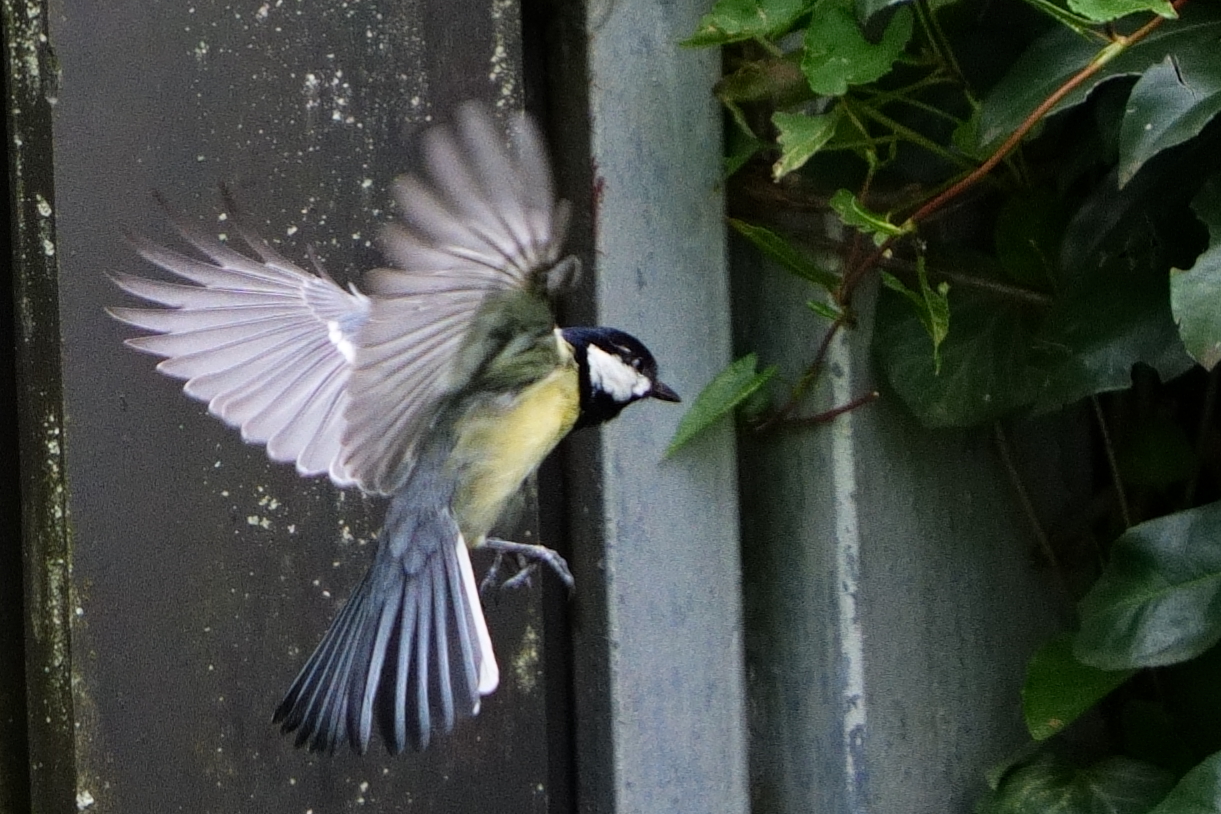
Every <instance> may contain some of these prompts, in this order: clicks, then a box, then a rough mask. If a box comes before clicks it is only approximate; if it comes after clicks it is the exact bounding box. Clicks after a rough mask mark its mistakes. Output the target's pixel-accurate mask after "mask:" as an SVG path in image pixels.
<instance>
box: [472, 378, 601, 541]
mask: <svg viewBox="0 0 1221 814" xmlns="http://www.w3.org/2000/svg"><path fill="white" fill-rule="evenodd" d="M579 387H580V385H579V380H578V376H577V369H576V365H575V364H565V365H564V366H562V367H560V368H558V369H556V370H555V371H554V372H552V373H550V374H548V375H547V376H546V377H544V378H542V379H540V380H538V381H537V382H535V383H534V384H532V385H530V386H529V387H527V388H526V389H524V390H522V391H521V392H520V393H518V394H516V395H515V396H502V397H499V398H497V399H494V400H490V401H489V402H488V403H487V404H485V405H482V406H480V407H479V408H477V409H475V410H472V411H471V412H470V413H469V414H468V415H467V416H465V417H463V419H462V420H461V422H460V423H459V425H458V443H457V445H456V447H455V449H454V453H453V456H452V457H451V459H450V460H451V463H453V464H454V465H455V466H457V467H458V468H459V472H460V474H459V487H458V492H457V495H456V496H455V501H454V513H455V515H456V516H457V518H458V524H459V525H460V526H461V528H462V532H463V534H464V535H465V537H466V540H467V542H468V543H469V544H470V545H479V544H480V543H481V542H482V541H483V538H484V536H486V535H487V533H488V532H489V531H491V529H492V526H493V525H494V524H495V523H496V521H497V519H499V517H500V514H501V512H503V511H504V508H505V505H506V504H507V503H508V501H509V499H510V498H512V497H513V495H514V494H516V493H517V490H518V489H520V488H521V485H522V482H523V481H524V480H525V479H526V478H527V477H529V476H530V474H531V473H532V472H534V470H535V469H537V468H538V465H539V464H540V463H542V461H543V459H544V458H546V457H547V454H548V453H549V452H551V450H552V449H554V448H555V445H556V444H558V443H559V442H560V439H562V438H563V437H564V436H565V435H567V434H568V431H569V430H571V429H572V426H573V424H575V423H576V420H577V415H578V413H579V412H580V391H579Z"/></svg>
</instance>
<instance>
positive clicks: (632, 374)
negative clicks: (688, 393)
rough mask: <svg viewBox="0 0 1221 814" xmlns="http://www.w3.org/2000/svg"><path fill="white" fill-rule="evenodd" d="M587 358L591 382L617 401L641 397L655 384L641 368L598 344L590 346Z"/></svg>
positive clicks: (595, 387) (596, 388) (594, 386)
mask: <svg viewBox="0 0 1221 814" xmlns="http://www.w3.org/2000/svg"><path fill="white" fill-rule="evenodd" d="M585 358H586V362H587V364H588V365H589V383H590V384H591V385H593V388H594V389H595V390H601V391H602V392H603V393H606V394H607V395H608V396H610V397H611V398H612V399H614V400H615V401H617V402H620V403H623V402H628V401H631V400H632V399H634V398H640V397H642V396H643V395H644V394H646V393H648V392H649V389H650V388H651V387H652V386H653V385H652V383H651V382H650V381H649V379H648V377H647V376H645V375H643V374H642V373H641V372H640V371H639V370H636V369H635V368H634V367H632V366H631V365H629V364H627V363H626V362H624V361H623V360H622V359H620V358H619V357H618V356H616V355H615V354H613V353H607V352H606V351H604V350H602V349H601V348H599V347H598V346H597V345H590V346H589V347H588V349H587V350H586V357H585Z"/></svg>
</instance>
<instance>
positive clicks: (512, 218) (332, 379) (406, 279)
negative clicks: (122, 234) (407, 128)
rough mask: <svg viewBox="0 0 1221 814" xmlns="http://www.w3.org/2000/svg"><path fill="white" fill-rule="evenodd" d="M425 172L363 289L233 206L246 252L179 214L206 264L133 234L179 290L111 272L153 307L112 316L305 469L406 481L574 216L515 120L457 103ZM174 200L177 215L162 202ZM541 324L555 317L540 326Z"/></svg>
mask: <svg viewBox="0 0 1221 814" xmlns="http://www.w3.org/2000/svg"><path fill="white" fill-rule="evenodd" d="M424 146H425V158H426V164H427V170H428V172H427V177H426V178H421V177H417V176H407V177H405V178H403V179H400V180H399V181H398V183H397V187H396V192H397V199H398V204H399V214H400V217H401V222H399V223H397V224H395V225H393V226H390V227H388V228H387V229H386V231H385V234H384V239H383V248H384V250H385V253H386V255H387V258H388V260H390V261H391V263H392V264H393V266H394V267H392V268H383V269H377V270H375V271H372V272H370V273H369V274H368V275H367V277H366V280H365V284H366V288H367V290H368V292H369V296H365V295H364V294H362V293H360V292H359V291H357V290H355V289H352V290H350V291H347V290H344V289H342V288H340V287H339V286H338V285H336V284H335V283H334V281H332V280H331V279H330V278H329V277H328V276H326V274H325V273H324V272H323V271H322V270H321V269H318V273H311V272H308V271H306V270H304V269H302V268H300V267H299V266H296V265H294V264H293V263H291V262H289V261H288V260H286V259H285V258H284V257H282V256H281V255H280V254H279V253H278V252H276V251H275V250H274V249H273V248H272V247H271V246H270V245H269V244H268V243H267V242H266V241H264V240H262V239H261V238H260V237H258V236H257V235H256V234H255V233H254V231H253V230H252V229H250V228H248V227H247V226H245V225H244V224H243V223H242V221H241V219H240V217H237V216H236V215H234V214H233V206H232V204H231V202H228V201H227V206H228V208H229V211H230V218H231V222H232V225H233V226H234V228H235V230H236V231H237V233H238V234H239V235H240V236H241V238H242V240H243V241H244V242H245V244H246V246H247V247H248V248H249V250H250V253H249V254H245V253H242V252H239V251H237V250H236V249H234V248H232V247H230V246H229V245H227V244H226V243H224V242H222V241H220V240H218V239H217V238H215V237H212V236H210V235H208V234H206V233H205V232H204V231H202V230H201V229H199V228H198V227H197V226H195V225H193V224H191V223H190V222H188V221H186V220H185V219H183V218H181V217H179V216H176V215H174V214H173V213H172V212H171V213H170V216H171V219H172V220H173V222H174V225H175V227H176V228H177V230H178V232H179V233H180V234H181V235H182V237H183V238H184V239H185V240H186V241H187V242H188V243H189V244H191V246H193V247H194V248H195V249H196V250H197V251H198V252H199V253H200V254H201V255H202V256H203V257H205V258H206V259H196V258H194V257H190V256H187V255H185V254H181V253H178V252H175V251H172V250H169V249H166V248H163V247H161V246H158V245H156V244H154V243H151V242H149V241H147V240H144V239H142V238H138V237H131V238H130V239H131V241H132V243H133V245H134V246H135V248H136V251H137V252H138V253H139V254H140V255H141V256H142V257H144V258H145V259H146V260H148V261H150V262H152V263H153V264H155V265H158V266H160V267H161V268H163V269H165V270H166V271H169V272H171V273H172V274H174V275H176V276H178V277H180V278H182V279H183V280H184V281H185V282H183V283H170V282H160V281H155V280H149V279H145V278H141V277H136V276H131V275H123V274H121V275H114V277H113V279H114V281H115V283H116V284H117V285H119V287H120V288H122V289H124V290H125V291H127V292H129V293H131V294H134V295H135V296H137V297H140V298H142V299H144V300H147V301H149V302H150V303H153V304H155V305H157V306H162V307H159V308H112V309H109V311H110V313H111V314H112V315H113V316H115V317H116V318H118V319H120V320H122V321H124V322H127V323H129V324H131V325H135V326H137V327H140V328H143V329H145V330H147V331H151V332H153V335H151V336H143V337H138V338H134V339H129V340H127V343H128V344H129V345H131V346H133V347H135V348H138V349H140V350H143V351H146V352H149V353H153V354H156V355H158V356H161V357H164V359H163V361H162V362H161V363H160V364H158V366H157V368H158V370H160V371H161V372H162V373H165V374H167V375H170V376H174V377H176V378H180V379H186V385H185V387H184V390H185V392H186V393H187V394H188V395H191V396H193V397H195V398H198V399H201V400H204V401H207V403H208V409H209V411H210V412H211V413H212V414H213V415H216V416H217V417H219V418H221V419H222V420H224V421H225V422H226V423H228V424H230V425H232V426H235V427H238V428H240V429H241V432H242V437H243V438H244V439H245V440H247V441H249V442H252V443H258V444H265V445H266V446H267V453H268V455H269V456H270V457H271V459H272V460H275V461H293V462H295V463H296V465H297V469H298V471H300V472H301V473H302V474H306V475H312V474H320V473H323V472H326V473H328V474H329V475H330V477H331V479H332V480H334V481H335V482H336V483H337V484H340V485H350V484H357V485H359V486H360V487H361V488H362V489H364V490H365V491H368V492H380V493H383V494H388V493H392V492H394V491H395V490H396V489H397V487H398V486H400V485H401V484H402V483H403V481H404V480H405V479H406V477H407V475H408V474H409V473H410V471H411V467H412V465H413V464H414V460H415V453H416V447H417V444H418V442H419V439H420V438H421V437H422V436H423V435H425V434H426V433H427V432H428V430H429V429H430V427H431V425H432V422H433V420H434V419H435V417H436V415H437V412H438V410H439V409H440V407H441V406H442V405H443V404H444V403H445V402H446V399H447V398H448V397H449V396H451V395H452V394H453V393H455V392H456V391H458V390H459V389H461V388H462V387H463V385H465V384H466V383H467V381H468V379H469V376H470V375H471V373H472V372H473V371H471V370H470V369H469V365H464V364H462V363H460V359H461V358H462V356H463V353H464V348H465V347H466V346H467V345H468V343H469V340H470V338H471V337H470V334H471V327H472V326H473V325H474V324H475V322H476V317H477V315H478V314H479V312H480V308H481V307H482V306H483V305H484V304H485V302H486V300H487V297H488V295H489V294H495V293H498V292H521V293H522V294H525V295H527V296H535V295H537V296H538V297H539V298H540V299H541V298H542V297H543V296H544V294H545V289H546V288H547V287H548V286H549V285H550V284H551V283H552V282H553V281H552V280H551V279H549V278H551V277H553V276H555V273H554V270H555V269H557V268H559V269H564V270H571V266H565V264H560V265H559V266H558V267H557V265H556V261H557V259H558V258H559V254H560V248H561V245H562V243H563V239H564V236H565V232H566V230H567V224H568V213H569V209H568V206H567V204H566V203H565V202H562V201H561V202H558V203H557V202H556V201H555V199H554V191H553V187H552V181H551V173H550V171H549V169H548V164H547V159H546V153H545V150H544V148H543V144H542V140H541V138H540V136H539V134H538V131H537V129H536V128H535V127H534V125H533V123H532V122H531V121H530V120H529V119H527V118H526V117H525V116H521V117H519V119H518V120H517V121H516V122H515V123H514V125H513V127H512V128H511V133H510V138H509V140H508V142H507V143H506V140H505V139H504V138H503V137H502V135H501V131H500V130H499V129H498V127H497V125H496V123H495V121H494V120H493V119H492V117H491V115H490V114H489V113H488V112H487V110H486V109H485V108H483V107H481V106H478V105H475V104H467V105H464V106H462V107H461V108H459V110H458V114H457V117H456V121H455V127H454V128H453V129H447V128H434V129H433V130H431V131H429V132H428V133H427V134H426V135H425V145H424ZM167 211H168V208H167ZM542 327H543V329H544V330H547V329H549V328H550V325H547V326H542Z"/></svg>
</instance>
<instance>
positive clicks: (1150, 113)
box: [1119, 42, 1221, 186]
mask: <svg viewBox="0 0 1221 814" xmlns="http://www.w3.org/2000/svg"><path fill="white" fill-rule="evenodd" d="M1216 47H1217V44H1216V43H1215V42H1214V43H1212V44H1211V46H1210V48H1209V49H1208V51H1206V52H1205V51H1201V50H1199V49H1191V50H1186V51H1183V52H1182V53H1179V54H1170V55H1168V56H1167V57H1166V58H1165V59H1164V60H1162V61H1161V62H1159V63H1158V64H1156V65H1154V66H1152V67H1150V68H1149V70H1147V71H1145V73H1144V74H1143V75H1142V76H1141V78H1140V79H1139V80H1138V81H1137V83H1136V86H1135V87H1133V88H1132V93H1131V95H1129V96H1128V106H1127V111H1126V113H1125V115H1124V117H1123V124H1122V125H1121V127H1120V131H1119V185H1120V186H1123V185H1124V184H1126V183H1128V181H1130V180H1132V177H1133V176H1134V175H1136V172H1137V171H1138V170H1139V169H1140V168H1141V167H1143V166H1144V164H1145V162H1146V161H1148V160H1149V159H1150V158H1152V157H1153V156H1155V155H1157V154H1158V153H1160V152H1161V151H1162V150H1165V149H1168V148H1170V147H1173V146H1175V145H1176V144H1182V143H1183V142H1184V141H1187V140H1188V139H1191V138H1195V136H1197V135H1198V134H1199V132H1200V131H1201V130H1203V129H1204V125H1206V124H1208V123H1209V122H1210V121H1212V119H1213V118H1214V117H1215V116H1216V115H1217V112H1218V111H1221V59H1218V58H1217V54H1216V50H1215V49H1216Z"/></svg>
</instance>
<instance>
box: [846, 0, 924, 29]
mask: <svg viewBox="0 0 1221 814" xmlns="http://www.w3.org/2000/svg"><path fill="white" fill-rule="evenodd" d="M912 1H913V0H856V17H857V19H858V20H860V21H861V23H862V24H864V23H868V22H869V21H870V20H871V19H873V15H875V14H877V13H878V12H880V11H884V10H885V9H888V8H890V7H891V6H901V5H905V4H907V3H911V2H912Z"/></svg>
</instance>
